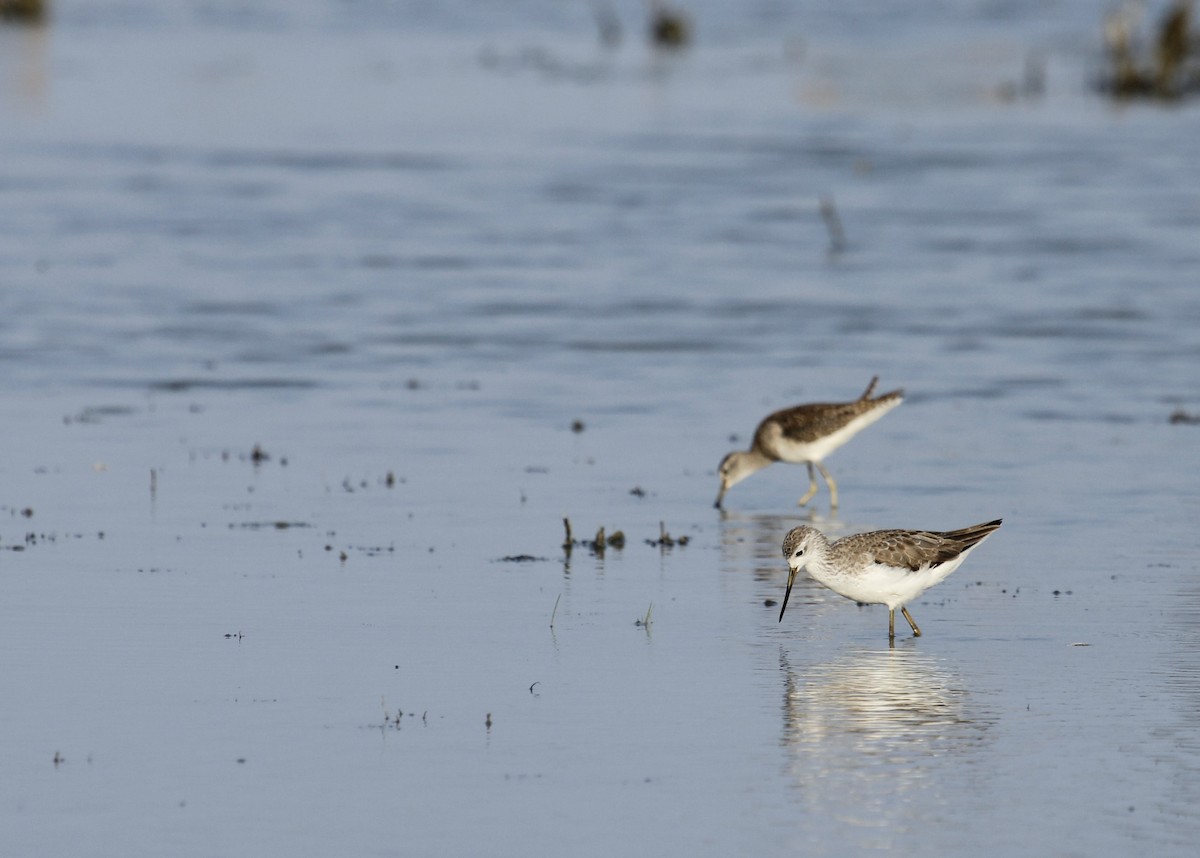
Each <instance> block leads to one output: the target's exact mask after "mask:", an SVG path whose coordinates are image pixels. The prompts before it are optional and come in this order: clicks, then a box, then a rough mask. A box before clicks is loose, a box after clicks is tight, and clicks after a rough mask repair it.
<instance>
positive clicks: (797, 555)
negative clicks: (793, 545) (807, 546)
mask: <svg viewBox="0 0 1200 858" xmlns="http://www.w3.org/2000/svg"><path fill="white" fill-rule="evenodd" d="M803 553H804V549H803V548H797V549H796V553H795V554H793V555H792V556H793V557H799V556H800V555H801V554H803Z"/></svg>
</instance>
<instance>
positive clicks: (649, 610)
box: [633, 602, 654, 629]
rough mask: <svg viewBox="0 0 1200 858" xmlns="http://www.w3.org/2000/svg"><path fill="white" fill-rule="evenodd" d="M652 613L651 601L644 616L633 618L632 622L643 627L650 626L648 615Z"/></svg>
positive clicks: (652, 605) (652, 604)
mask: <svg viewBox="0 0 1200 858" xmlns="http://www.w3.org/2000/svg"><path fill="white" fill-rule="evenodd" d="M653 613H654V603H653V602H651V603H650V607H648V608H647V609H646V616H644V617H642V618H641V619H640V620H634V621H633V624H634V625H635V626H638V627H640V628H643V629H648V628H650V615H651V614H653Z"/></svg>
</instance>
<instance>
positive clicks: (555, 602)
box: [550, 593, 562, 628]
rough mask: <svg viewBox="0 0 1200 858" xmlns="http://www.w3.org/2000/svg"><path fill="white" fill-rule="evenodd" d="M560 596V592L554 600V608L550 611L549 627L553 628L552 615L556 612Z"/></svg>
mask: <svg viewBox="0 0 1200 858" xmlns="http://www.w3.org/2000/svg"><path fill="white" fill-rule="evenodd" d="M561 598H562V593H559V594H558V597H557V598H556V599H555V600H554V610H553V611H551V612H550V628H554V615H555V614H557V613H558V600H559V599H561Z"/></svg>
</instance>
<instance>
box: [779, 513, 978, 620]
mask: <svg viewBox="0 0 1200 858" xmlns="http://www.w3.org/2000/svg"><path fill="white" fill-rule="evenodd" d="M1000 521H1001V520H1000V519H996V520H995V521H989V522H986V523H984V524H975V525H972V526H971V527H964V528H962V530H949V531H945V532H938V531H930V530H876V531H874V532H873V533H857V534H855V535H853V536H846V537H843V538H841V539H839V540H837V541H836V542H830V541H829V540H828V539H826V538H825V534H823V533H821V531H819V530H817V529H816V528H814V527H809V526H808V525H801V526H800V527H794V528H792V530H791V531H789V532H788V535H787V536H785V537H784V539H783V556H784V557H785V558H786V559H787V564H788V570H789V571H788V582H787V590H785V591H784V594H783V607H781V608H780V609H779V621H780V622H783V612H784V611H786V610H787V603H788V597H789V596H791V595H792V584H793V583H794V582H795V580H796V573H797V572H799V571H800V570H801V569H807V570H808V574H809V575H810V576H811V577H812V578H813V579H815V580H816V581H818V582H820V583H821V584H824V585H825V586H826V587H828V588H829V589H830V590H832V591H833V592H835V593H837V594H838V595H839V596H845V597H846V598H847V599H853V600H854V601H856V602H861V603H863V604H867V605H887V609H888V640H889V641H890V640H893V639H894V638H895V637H896V609H897V608H899V609H900V613H902V614H904V619H906V620H908V624H909V625H910V626H912V630H913V637H920V636H921V630H920V629H919V628H917V624H916V622H915V621H914V620H913V618H912V615H911V614H910V613H909V612H908V608H906V607H905V605H907V604H908V603H909V602H911V601H912V600H913V599H915V598H917V596H920V595H921V594H922V593H924V592H925V591H926V590H928V589H929V588H930V587H932V586H933V585H934V584H938V583H941V582H942V581H944V580H945V579H946V577H947V576H948V575H949V574H950V573H951V572H953V571H954V570H955V569H957V568H958V567H959V564H960V563H962V562H963V561H964V560H966V559H967V555H968V554H969V553H971V551H972V550H973V549H974V548H975V546H977V545H978V544H979V543H981V542H983V540H985V539H987V538H988V537H989V536H991V535H992V534H993V533H995V532H996V530H997V528H999V527H1000Z"/></svg>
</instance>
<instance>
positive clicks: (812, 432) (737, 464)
mask: <svg viewBox="0 0 1200 858" xmlns="http://www.w3.org/2000/svg"><path fill="white" fill-rule="evenodd" d="M878 381H879V376H876V377H875V378H872V379H871V383H870V384H869V385H867V389H866V390H865V391H863V395H862V396H860V397H859V398H858V399H856V400H854V401H853V402H814V403H811V404H809V405H796V406H794V407H792V408H785V409H783V410H782V411H776V412H775V413H774V414H771V415H768V416H767V417H766V418H765V419H764V420H763V421H762V422H761V423H759V424H758V428H757V429H755V430H754V442H753V443H752V444H751V445H750V449H749V450H744V451H743V450H735V451H734V452H732V453H730V454H729V455H728V456H726V457H725V458H724V459H722V460H721V466H720V467H719V468H718V469H717V473H719V474H720V476H721V490H720V492H719V493H718V494H717V501H716V503H714V504H713V506H715V507H716V508H717V509H720V508H721V501H722V500H723V499H724V497H725V492H727V491H729V489H730V488H732V487H733V486H735V485H737V484H738V483H740V482H741V481H742V480H744V479H746V477H748V476H750V475H751V474H753V473H754V472H755V471H760V470H762V469H763V468H765V467H766V466H767V465H769V464H771V463H772V462H792V463H794V464H800V463H801V462H803V463H805V464H807V465H808V491H807V492H805V494H804V497H802V498H800V501H799V505H800V506H804V505H805V504H806V503H808V502H809V501H810V500H812V498H813V496H814V495H815V494H816V493H817V476H816V474H815V473H814V472H813V466H814V465H815V466H816V468H817V469H819V470H820V471H821V476H823V477H824V478H825V482H826V483H828V484H829V497H830V506H831V507H832V508H833V509H837V505H838V494H837V483H835V482H834V481H833V477H831V476H829V471H827V470H825V465H824V464H823V462H824V460H825V457H826V456H828V455H829V454H830V453H832V452H833V451H834V450H836V449H837V448H838V447H840V446H842V445H843V444H845V443H846V442H847V441H849V440H850V439H851V438H853V437H854V436H855V435H857V434H858V433H859V432H860V431H862V430H863V429H865V428H866V427H868V426H870V425H871V424H872V423H874V422H875V421H876V420H878V419H879V418H880V417H882V416H883V415H885V414H887V413H888V412H889V411H891V410H892V409H893V408H895V407H896V406H897V405H899V404H900V403H901V402H903V401H904V391H903V390H893V391H892V392H891V393H885V394H883V395H881V396H877V397H875V398H874V399H872V398H871V394H872V392H874V390H875V384H876V382H878Z"/></svg>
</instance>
